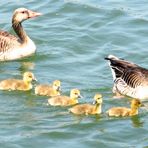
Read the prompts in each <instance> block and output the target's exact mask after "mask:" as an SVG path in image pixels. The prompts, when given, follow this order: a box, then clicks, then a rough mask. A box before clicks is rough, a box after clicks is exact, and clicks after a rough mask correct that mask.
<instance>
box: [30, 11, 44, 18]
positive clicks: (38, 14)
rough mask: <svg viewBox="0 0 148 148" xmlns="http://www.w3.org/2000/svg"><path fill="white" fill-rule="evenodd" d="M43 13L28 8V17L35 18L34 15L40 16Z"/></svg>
mask: <svg viewBox="0 0 148 148" xmlns="http://www.w3.org/2000/svg"><path fill="white" fill-rule="evenodd" d="M41 15H42V13H39V12H34V11H31V10H28V18H34V17H38V16H41Z"/></svg>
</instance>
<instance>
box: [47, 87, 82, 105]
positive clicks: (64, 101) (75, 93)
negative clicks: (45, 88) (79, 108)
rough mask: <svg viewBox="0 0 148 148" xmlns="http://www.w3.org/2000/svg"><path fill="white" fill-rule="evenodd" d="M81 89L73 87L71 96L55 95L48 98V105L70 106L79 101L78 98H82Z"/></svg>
mask: <svg viewBox="0 0 148 148" xmlns="http://www.w3.org/2000/svg"><path fill="white" fill-rule="evenodd" d="M81 97H82V96H81V94H80V90H79V89H76V88H75V89H72V90H71V91H70V97H69V96H62V95H61V96H55V97H52V98H49V99H48V105H51V106H70V105H74V104H77V103H78V98H81Z"/></svg>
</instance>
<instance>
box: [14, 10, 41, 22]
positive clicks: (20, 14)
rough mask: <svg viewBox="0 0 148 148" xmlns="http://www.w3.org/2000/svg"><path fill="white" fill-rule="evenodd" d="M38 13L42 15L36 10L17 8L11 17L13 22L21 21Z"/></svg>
mask: <svg viewBox="0 0 148 148" xmlns="http://www.w3.org/2000/svg"><path fill="white" fill-rule="evenodd" d="M40 15H42V14H41V13H38V12H34V11H31V10H29V9H26V8H18V9H16V10H15V11H14V13H13V17H12V19H13V21H15V22H23V21H25V20H27V19H30V18H34V17H37V16H40Z"/></svg>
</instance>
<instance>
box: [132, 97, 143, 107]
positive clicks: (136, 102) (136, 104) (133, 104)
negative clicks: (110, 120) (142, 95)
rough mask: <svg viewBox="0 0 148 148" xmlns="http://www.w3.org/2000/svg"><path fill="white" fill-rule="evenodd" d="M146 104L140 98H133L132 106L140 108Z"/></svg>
mask: <svg viewBox="0 0 148 148" xmlns="http://www.w3.org/2000/svg"><path fill="white" fill-rule="evenodd" d="M142 106H144V105H143V104H142V103H141V101H140V100H139V99H132V101H131V108H139V107H142Z"/></svg>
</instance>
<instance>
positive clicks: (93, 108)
mask: <svg viewBox="0 0 148 148" xmlns="http://www.w3.org/2000/svg"><path fill="white" fill-rule="evenodd" d="M102 102H103V101H102V95H101V94H96V95H95V96H94V105H91V104H80V105H76V106H74V107H72V108H70V109H69V111H70V112H72V113H73V114H76V115H82V114H84V115H89V114H92V115H94V114H101V112H102Z"/></svg>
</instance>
